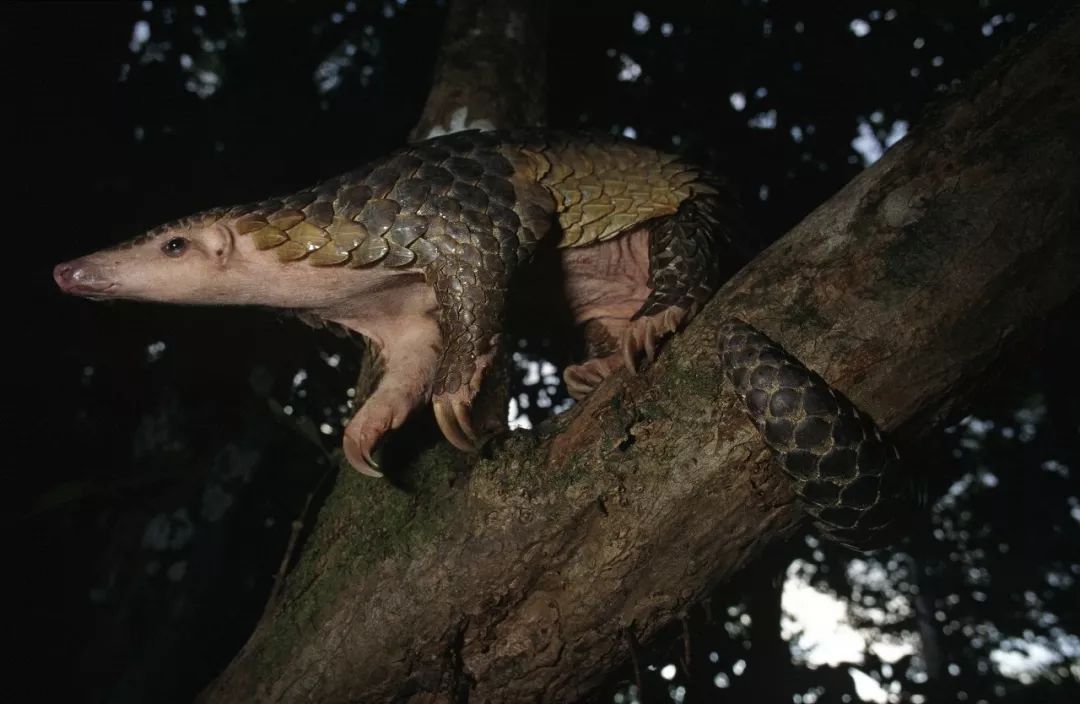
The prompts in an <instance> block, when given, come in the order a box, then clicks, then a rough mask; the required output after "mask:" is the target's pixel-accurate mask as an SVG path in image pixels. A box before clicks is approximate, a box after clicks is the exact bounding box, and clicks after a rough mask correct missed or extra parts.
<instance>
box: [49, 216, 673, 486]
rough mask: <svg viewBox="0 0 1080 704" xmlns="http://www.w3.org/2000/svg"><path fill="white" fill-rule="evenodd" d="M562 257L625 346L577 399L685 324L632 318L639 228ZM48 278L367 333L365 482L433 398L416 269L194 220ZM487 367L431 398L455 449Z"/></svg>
mask: <svg viewBox="0 0 1080 704" xmlns="http://www.w3.org/2000/svg"><path fill="white" fill-rule="evenodd" d="M177 240H179V243H177V242H176V241H177ZM170 243H172V244H170ZM561 255H562V261H563V266H564V269H565V271H566V293H567V297H568V299H569V301H570V305H571V309H572V311H573V314H574V318H575V320H576V321H577V322H578V323H581V324H584V323H585V322H587V321H590V320H597V321H599V322H600V323H602V324H603V325H604V326H605V327H606V328H607V329H608V331H609V332H610V333H611V334H612V336H613V337H614V338H615V339H617V340H621V347H622V349H623V354H613V355H610V356H608V357H604V358H598V359H593V360H589V361H586V362H585V363H583V364H580V365H575V366H572V367H570V368H568V369H567V370H566V378H567V382H568V385H569V386H570V389H571V392H572V393H574V395H575V396H577V397H581V396H584V395H585V394H587V393H588V392H589V391H591V390H592V389H593V388H595V387H596V385H598V384H599V383H600V382H601V381H603V379H604V378H606V377H607V376H608V375H609V374H610V373H611V371H612V370H614V369H615V368H617V367H618V366H619V364H620V363H622V362H623V361H624V360H625V363H626V364H627V366H629V367H630V368H631V370H633V369H635V368H636V357H637V354H638V353H639V352H641V351H642V350H644V351H645V352H646V356H648V357H649V358H650V359H651V357H652V355H653V354H654V352H655V344H656V339H657V338H658V336H660V335H662V334H666V332H668V331H672V330H674V328H675V327H676V326H677V325H681V322H682V317H680V318H679V320H678V321H677V322H675V321H674V319H673V320H663V321H660V322H661V323H663V324H654V323H655V321H649V320H644V319H643V320H638V321H634V322H630V317H631V316H632V315H633V314H634V313H635V312H636V311H637V310H638V308H639V307H640V306H641V303H642V302H643V301H644V300H645V297H646V296H647V294H648V287H647V281H648V261H649V257H648V233H647V231H645V230H644V229H642V230H638V231H636V232H633V233H628V234H626V235H623V236H620V237H617V238H615V239H613V240H610V241H608V242H605V243H600V244H594V245H590V246H588V247H581V248H569V249H564V250H561ZM53 277H54V279H55V280H56V283H57V285H58V286H59V287H60V288H61V289H62V290H63V291H65V292H66V293H70V294H74V295H78V296H83V297H86V298H92V299H129V300H138V301H155V302H165V303H190V304H211V305H215V304H217V305H224V304H229V305H261V306H269V307H277V308H287V309H291V310H298V309H299V310H305V311H308V312H310V313H313V314H315V315H317V316H320V317H322V318H324V319H326V320H331V321H334V322H337V323H340V324H341V325H344V326H345V327H347V328H349V329H351V330H354V331H356V332H358V333H360V334H362V335H364V336H365V337H367V338H368V339H370V340H371V341H372V342H373V343H374V344H375V345H376V346H377V348H378V349H379V350H380V355H381V358H382V362H383V366H384V374H383V376H382V378H381V379H380V381H379V384H378V385H377V387H376V388H375V391H374V392H373V393H372V395H371V396H370V397H369V398H368V399H367V401H366V403H365V404H364V405H363V406H362V407H361V408H360V409H359V410H358V411H357V413H356V415H355V416H354V417H353V418H352V420H350V421H349V423H348V425H347V426H346V428H345V433H344V439H343V448H344V451H345V456H346V458H348V460H349V462H350V463H351V464H352V465H353V466H354V467H355V468H356V469H357V470H359V471H360V472H362V473H365V474H369V475H373V476H381V474H380V472H379V470H378V467H377V466H376V464H375V462H374V461H373V460H372V454H373V453H374V451H375V448H376V447H377V445H378V443H379V441H380V440H381V439H382V437H383V435H385V434H386V433H387V432H389V431H391V430H394V429H396V428H398V427H400V426H401V424H402V423H403V422H404V421H405V419H406V418H407V417H408V416H409V414H410V413H412V411H413V410H414V409H416V408H417V407H419V406H422V405H425V404H427V403H429V402H430V401H432V398H431V388H432V382H433V379H434V374H435V370H436V368H437V366H438V362H439V355H440V350H441V347H442V339H441V335H440V333H439V327H438V305H437V303H436V300H435V295H434V291H433V290H432V288H431V287H430V286H429V285H427V283H426V282H425V280H424V277H423V275H422V274H421V273H420V272H417V271H415V270H413V271H409V270H397V269H390V268H387V267H381V266H375V267H372V268H366V269H350V268H348V267H315V266H311V265H309V264H306V263H303V262H292V263H282V262H279V261H278V260H277V258H276V257H275V256H274V254H273V252H272V251H268V252H263V251H258V250H257V249H255V246H254V244H253V242H252V241H251V238H250V237H244V236H238V235H237V234H236V232H235V230H234V229H233V222H232V221H230V220H227V219H226V220H213V219H206V220H205V221H203V222H198V221H197V219H196V220H195V221H194V222H193V221H190V220H189V221H184V222H183V223H182V224H178V225H176V226H174V227H173V228H172V229H167V230H166V231H165V232H164V233H162V234H160V235H158V236H156V237H153V238H150V239H147V240H146V241H143V242H141V243H139V244H135V245H133V246H130V247H126V248H114V249H106V250H102V251H99V252H96V253H94V254H90V255H87V256H85V257H80V258H78V259H75V260H72V261H70V262H65V263H63V264H59V265H57V267H56V268H55V269H54V271H53ZM490 363H491V359H490V358H488V359H483V360H477V373H476V374H475V375H474V378H473V379H472V380H470V383H468V384H466V385H465V386H463V387H462V389H461V390H460V391H459V392H458V393H457V394H455V395H452V396H453V397H452V398H438V399H435V405H436V417H437V419H438V420H439V423H440V426H441V427H442V428H443V430H444V434H446V435H447V438H448V439H449V440H450V441H451V442H452V443H453V444H454V445H456V446H458V447H461V448H462V449H471V448H472V447H473V446H474V445H475V443H476V441H477V434H476V433H475V431H474V430H473V428H472V423H471V419H470V418H469V409H470V408H471V406H472V401H473V399H474V397H475V395H476V393H477V391H478V389H479V387H480V382H481V380H482V377H483V372H484V370H486V368H487V367H488V366H489V365H490ZM451 415H452V416H453V417H452V418H451V417H450V416H451ZM462 433H464V435H462Z"/></svg>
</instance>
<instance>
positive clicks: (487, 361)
mask: <svg viewBox="0 0 1080 704" xmlns="http://www.w3.org/2000/svg"><path fill="white" fill-rule="evenodd" d="M494 359H495V351H494V349H493V350H492V351H490V352H487V353H485V354H483V355H480V356H479V357H477V359H476V361H475V363H474V367H473V373H472V377H471V378H470V379H469V380H468V381H466V382H465V383H463V384H462V385H461V386H459V387H458V388H457V389H456V390H454V391H449V392H446V391H443V392H436V393H435V394H434V395H433V396H432V403H431V405H432V408H433V409H434V410H435V420H436V421H437V422H438V424H439V430H441V431H442V434H443V435H444V436H446V439H447V440H449V441H450V444H451V445H453V446H454V447H456V448H458V449H459V450H464V451H466V452H471V451H472V450H475V449H476V447H477V445H479V444H480V440H481V439H482V437H483V435H484V434H485V433H484V432H481V431H486V428H485V429H481V431H478V429H477V427H476V424H475V423H474V422H473V417H472V411H473V401H474V400H475V399H476V395H477V394H478V393H479V392H480V385H481V383H482V382H483V380H484V374H485V373H486V372H487V370H488V368H489V367H490V366H491V363H492V361H493V360H494Z"/></svg>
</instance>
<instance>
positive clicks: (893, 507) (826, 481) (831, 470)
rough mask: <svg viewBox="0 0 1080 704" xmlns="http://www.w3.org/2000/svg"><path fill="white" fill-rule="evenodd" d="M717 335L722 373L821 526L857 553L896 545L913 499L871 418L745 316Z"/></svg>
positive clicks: (897, 461) (888, 445)
mask: <svg viewBox="0 0 1080 704" xmlns="http://www.w3.org/2000/svg"><path fill="white" fill-rule="evenodd" d="M717 339H718V346H719V351H720V355H721V360H722V363H723V365H724V373H725V376H726V377H727V378H728V380H729V381H730V382H731V383H732V385H733V386H734V387H735V390H736V392H737V393H738V394H739V397H740V398H741V399H742V401H743V403H744V404H745V405H746V412H747V415H748V416H749V417H750V419H751V420H752V421H753V423H754V425H756V426H757V427H758V429H759V430H760V431H761V434H762V436H763V437H764V439H765V443H766V444H767V445H768V446H769V447H770V448H771V449H772V450H773V452H774V453H775V463H776V464H777V465H779V466H780V468H781V469H782V470H783V471H784V473H785V474H786V475H787V476H788V477H789V478H790V479H791V482H792V486H793V488H794V490H795V493H796V494H797V495H798V496H799V498H800V499H801V500H802V504H803V507H804V508H805V510H806V512H807V513H809V514H810V516H811V517H813V518H814V522H815V523H816V525H817V526H818V528H819V529H820V530H821V531H823V532H824V533H825V535H826V536H827V537H829V538H832V539H833V540H836V541H838V542H840V543H842V544H844V545H847V546H848V547H851V548H854V549H856V550H870V549H874V548H877V547H881V546H883V545H885V544H887V543H889V542H891V541H892V539H893V538H895V537H896V533H897V531H896V528H897V527H898V526H899V525H900V524H901V521H900V520H899V518H900V517H901V516H903V515H904V514H905V513H906V512H905V511H904V508H905V507H906V506H905V504H910V503H911V502H912V497H911V496H910V493H909V491H908V485H907V482H906V481H905V479H904V477H903V472H901V471H900V456H899V453H898V452H897V450H896V448H895V447H894V446H893V444H892V443H891V442H889V440H888V439H887V438H886V437H885V436H884V435H882V433H881V431H880V430H878V428H877V426H876V425H875V424H874V421H873V420H871V419H870V418H869V417H868V416H867V415H866V414H864V413H862V412H860V411H859V409H858V408H856V407H855V405H854V404H853V403H852V402H851V401H849V400H848V399H847V398H845V397H844V396H843V395H842V394H841V393H840V392H838V391H836V390H835V389H833V388H832V387H830V386H829V385H828V384H827V383H826V382H825V381H824V380H823V379H822V378H821V377H820V376H818V375H817V374H815V373H814V372H812V371H810V370H809V369H807V368H806V367H804V366H803V365H802V364H801V363H800V362H799V361H798V360H796V359H795V358H794V357H792V356H791V355H789V354H788V353H787V352H786V351H785V350H784V349H783V348H782V347H781V346H780V345H778V344H777V343H775V342H773V341H772V340H771V339H769V338H768V337H766V336H765V335H763V334H762V333H760V332H758V331H757V330H756V329H754V328H753V327H751V326H750V325H748V324H746V323H744V322H743V321H741V320H738V319H734V318H733V319H731V320H729V321H728V322H726V323H724V324H723V325H722V326H721V327H720V331H719V334H718V336H717Z"/></svg>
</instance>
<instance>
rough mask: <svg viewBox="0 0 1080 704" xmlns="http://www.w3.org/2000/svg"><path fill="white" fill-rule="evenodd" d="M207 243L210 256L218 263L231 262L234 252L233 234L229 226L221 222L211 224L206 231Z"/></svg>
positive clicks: (223, 264) (222, 264)
mask: <svg viewBox="0 0 1080 704" xmlns="http://www.w3.org/2000/svg"><path fill="white" fill-rule="evenodd" d="M206 243H207V245H208V248H209V250H210V251H209V254H210V256H211V257H213V258H214V260H215V261H216V262H217V263H218V264H220V265H221V266H225V265H226V264H228V263H229V258H230V257H231V256H232V253H233V235H232V231H231V230H229V228H227V227H225V226H224V225H222V224H220V223H218V224H216V225H213V226H211V227H210V228H209V229H208V230H207V232H206Z"/></svg>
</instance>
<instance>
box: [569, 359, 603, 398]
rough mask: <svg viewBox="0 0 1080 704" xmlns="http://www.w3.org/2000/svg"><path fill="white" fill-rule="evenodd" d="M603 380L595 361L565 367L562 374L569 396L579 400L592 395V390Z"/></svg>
mask: <svg viewBox="0 0 1080 704" xmlns="http://www.w3.org/2000/svg"><path fill="white" fill-rule="evenodd" d="M603 380H604V374H603V373H601V372H600V370H599V369H597V367H596V364H595V360H590V361H588V362H585V363H584V364H578V365H575V366H572V367H567V369H566V371H564V372H563V381H565V382H566V390H567V392H569V394H570V396H571V397H573V398H575V399H577V400H581V399H583V398H585V397H586V396H588V395H589V394H590V393H592V391H593V389H595V388H596V387H597V386H599V385H600V383H601V382H602V381H603Z"/></svg>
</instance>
